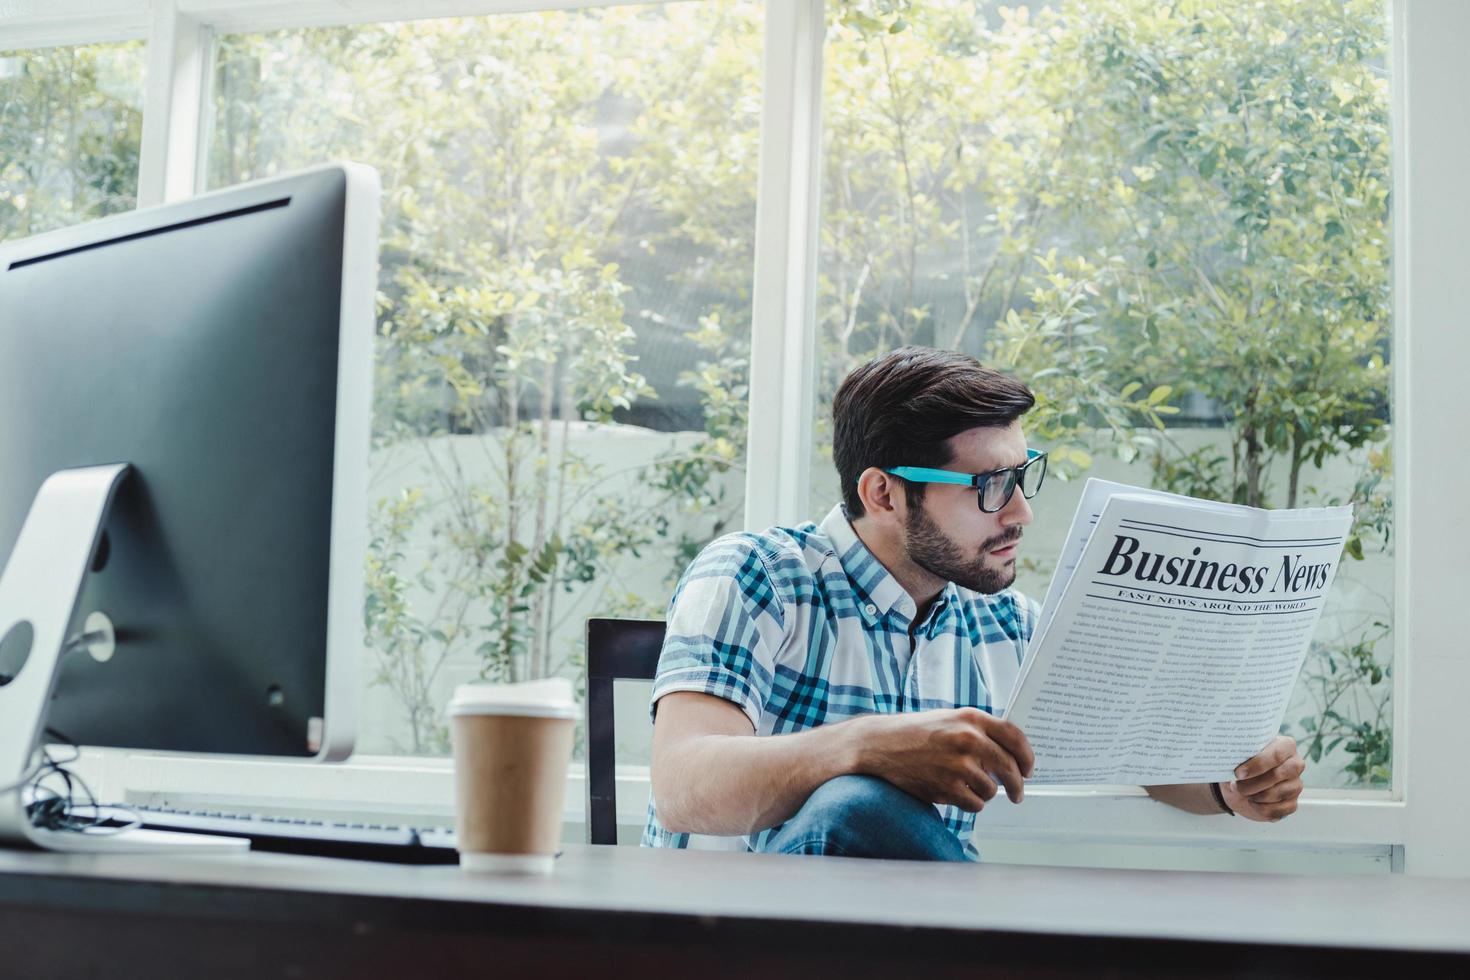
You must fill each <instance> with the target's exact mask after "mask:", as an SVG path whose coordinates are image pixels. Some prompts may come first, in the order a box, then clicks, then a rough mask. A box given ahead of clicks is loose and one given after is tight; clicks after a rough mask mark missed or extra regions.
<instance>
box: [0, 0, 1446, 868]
mask: <svg viewBox="0 0 1470 980" xmlns="http://www.w3.org/2000/svg"><path fill="white" fill-rule="evenodd" d="M628 2H632V0H422V2H420V3H418V4H417V5H415V8H414V11H413V14H412V17H413V18H414V19H422V18H434V17H446V16H468V15H493V14H510V13H523V12H528V11H533V10H569V9H582V8H590V7H604V6H617V5H622V4H624V3H628ZM644 2H647V0H644ZM663 2H669V0H663ZM824 15H825V3H824V0H781V2H775V3H769V4H768V5H767V8H766V31H765V46H766V50H765V68H764V77H765V86H766V88H765V91H764V94H763V103H762V122H761V150H760V154H761V159H760V175H759V185H758V205H757V219H756V257H755V288H754V296H753V301H752V302H753V314H754V315H753V331H752V353H751V359H752V365H751V384H750V400H751V407H750V433H749V444H748V445H749V456H748V459H749V463H748V465H747V496H746V513H745V525H746V527H751V528H760V527H765V526H769V525H771V524H775V523H784V522H792V521H796V520H800V519H804V518H806V517H808V516H809V515H808V514H806V513H805V511H806V509H807V484H808V481H809V475H808V472H809V466H810V459H811V454H810V448H811V425H810V420H811V418H812V417H813V407H814V400H815V387H816V378H815V370H814V357H813V352H814V350H815V345H816V329H817V326H816V316H815V296H816V272H817V269H816V245H817V241H818V235H819V227H820V226H819V224H818V220H819V219H818V213H817V207H818V201H819V194H818V175H819V171H820V165H821V149H822V139H821V110H822V91H821V90H822V83H821V82H822V59H823V46H824V40H825V38H824V34H825V28H824V23H825V20H824ZM403 19H405V18H404V12H403V9H402V6H401V4H399V3H397V2H395V0H152V2H150V0H53V2H50V3H47V4H44V5H43V4H41V3H22V4H20V5H18V6H17V5H10V7H9V8H7V9H6V10H4V11H0V48H6V49H19V48H28V47H46V46H54V45H62V44H83V43H98V42H106V41H117V40H130V39H136V38H147V40H148V45H149V52H148V79H147V84H146V88H145V102H144V127H143V147H142V157H141V161H140V173H139V200H140V204H144V205H146V204H150V203H160V202H163V201H170V200H176V199H179V198H182V197H186V196H188V195H190V194H192V193H194V192H195V191H196V190H197V189H198V188H199V187H200V186H201V178H202V173H203V167H204V157H205V155H206V153H205V151H206V150H207V146H208V141H207V138H206V137H207V134H206V132H205V129H204V125H205V119H206V115H207V113H206V112H205V110H206V109H207V107H208V106H209V104H210V92H209V78H210V74H211V73H210V71H209V65H210V63H211V60H212V57H211V55H212V40H213V38H214V36H215V35H216V34H220V33H235V32H258V31H268V30H275V29H281V28H289V27H318V26H329V25H341V24H352V23H366V22H372V21H378V20H403ZM1391 23H1392V28H1391V34H1392V37H1391V47H1390V50H1391V55H1390V70H1391V76H1392V104H1393V112H1392V119H1393V132H1394V147H1393V166H1394V174H1393V196H1394V202H1395V205H1394V216H1393V243H1394V248H1393V263H1394V271H1393V274H1394V325H1393V326H1394V340H1393V349H1394V368H1393V371H1394V376H1393V418H1394V432H1393V438H1394V442H1395V456H1396V459H1397V465H1396V466H1395V472H1394V501H1395V510H1394V519H1395V533H1396V535H1397V542H1396V548H1395V587H1394V589H1395V593H1394V601H1395V630H1394V635H1395V650H1394V678H1395V691H1394V702H1395V703H1394V767H1393V773H1394V775H1393V785H1392V789H1391V791H1390V792H1388V793H1387V794H1384V793H1377V792H1372V793H1370V792H1347V791H1338V792H1332V791H1312V792H1309V793H1308V794H1307V795H1306V796H1305V797H1304V798H1303V801H1302V806H1301V810H1300V811H1299V812H1298V813H1297V814H1296V815H1295V816H1293V817H1292V818H1291V819H1290V820H1289V821H1286V822H1285V823H1281V824H1276V825H1271V826H1262V825H1257V824H1249V823H1248V822H1247V821H1244V820H1226V819H1223V818H1222V819H1209V818H1197V817H1190V816H1188V815H1185V814H1181V813H1177V812H1175V811H1172V810H1170V809H1169V808H1167V807H1161V806H1158V805H1156V804H1154V803H1153V802H1152V801H1150V800H1148V799H1147V798H1146V797H1144V796H1143V795H1142V793H1141V791H1138V790H1131V789H1126V788H1118V789H1114V790H1093V791H1088V790H1081V791H1078V790H1062V789H1046V788H1042V787H1037V788H1035V789H1034V790H1032V791H1031V792H1030V793H1028V794H1027V805H1026V807H1025V809H1024V810H1018V809H1015V808H1012V807H1009V806H1006V805H999V806H995V807H993V808H991V809H989V810H988V811H987V813H986V816H985V818H984V819H985V820H986V823H987V826H988V827H989V828H991V829H992V830H994V831H995V832H997V833H1001V834H1005V835H1016V836H1025V837H1028V838H1030V839H1036V840H1047V839H1051V840H1098V841H1104V840H1106V841H1126V842H1133V843H1144V842H1160V841H1166V842H1175V843H1190V844H1198V845H1202V846H1216V847H1250V848H1255V847H1260V846H1263V845H1274V844H1298V845H1301V846H1302V847H1304V848H1312V847H1322V846H1330V845H1334V844H1340V845H1362V844H1373V845H1385V846H1389V847H1392V848H1393V849H1394V853H1395V855H1396V860H1395V868H1396V869H1398V870H1405V871H1408V872H1410V873H1424V874H1453V875H1470V840H1466V839H1465V837H1464V835H1463V833H1462V831H1461V828H1460V826H1459V815H1460V814H1462V813H1463V812H1465V810H1466V809H1470V780H1464V779H1457V778H1455V777H1454V776H1452V775H1450V774H1454V773H1457V772H1458V771H1459V769H1460V767H1461V766H1463V764H1464V760H1463V759H1462V758H1460V757H1459V755H1458V754H1457V753H1456V752H1455V746H1456V744H1457V740H1456V738H1455V734H1456V728H1457V725H1456V721H1455V719H1456V711H1457V709H1459V708H1460V704H1459V702H1458V701H1457V700H1456V698H1455V692H1457V691H1463V690H1467V689H1470V658H1466V657H1463V656H1461V655H1459V643H1458V642H1457V641H1458V631H1457V629H1456V626H1457V625H1458V624H1457V623H1456V622H1455V617H1454V615H1453V610H1454V609H1455V603H1456V601H1457V600H1458V601H1463V591H1464V589H1463V586H1465V585H1467V584H1470V576H1467V575H1466V573H1465V572H1464V571H1463V570H1462V569H1461V568H1460V567H1459V565H1458V562H1457V552H1458V551H1460V550H1463V548H1464V546H1465V545H1466V544H1470V533H1467V532H1466V531H1464V530H1459V531H1458V532H1457V531H1456V529H1457V528H1462V527H1464V522H1463V518H1462V517H1461V504H1460V499H1459V498H1460V495H1459V494H1458V493H1457V491H1456V488H1457V487H1460V486H1465V485H1470V458H1467V457H1466V456H1465V455H1464V454H1456V453H1454V452H1453V451H1452V447H1454V446H1456V445H1459V444H1460V441H1461V440H1460V439H1459V438H1457V437H1458V436H1459V435H1460V433H1459V432H1458V431H1457V412H1456V408H1457V407H1458V406H1457V405H1456V404H1455V403H1454V401H1453V393H1454V392H1455V391H1456V390H1458V384H1457V383H1458V382H1459V378H1458V377H1457V375H1458V371H1457V365H1459V364H1463V363H1466V362H1470V335H1467V334H1466V332H1465V331H1460V330H1456V329H1455V328H1456V325H1457V320H1458V317H1459V315H1461V307H1462V305H1463V302H1462V299H1461V297H1460V295H1459V294H1460V289H1459V278H1460V277H1461V273H1460V270H1459V268H1458V266H1459V265H1461V264H1463V262H1457V259H1463V258H1464V257H1465V256H1466V253H1467V252H1470V248H1467V247H1466V245H1465V244H1464V241H1463V236H1462V235H1461V233H1460V229H1462V228H1464V227H1467V226H1470V187H1467V186H1466V182H1465V181H1464V180H1463V179H1462V178H1461V176H1460V174H1459V172H1458V168H1457V161H1459V160H1463V159H1464V158H1465V157H1467V156H1470V111H1467V109H1466V107H1465V103H1464V92H1463V89H1464V84H1463V82H1462V81H1461V80H1460V72H1459V67H1460V65H1459V62H1460V60H1461V55H1460V52H1458V51H1457V50H1456V45H1455V39H1456V38H1459V37H1464V36H1466V35H1467V34H1470V6H1465V5H1459V4H1451V3H1441V4H1429V3H1423V2H1411V0H1397V2H1395V3H1394V4H1393V9H1392V16H1391ZM1421 459H1422V460H1424V461H1425V463H1426V464H1432V465H1427V466H1425V467H1418V466H1416V463H1418V461H1419V460H1421ZM1416 470H1420V471H1424V472H1430V473H1433V474H1434V475H1433V477H1432V478H1426V479H1424V480H1422V481H1421V480H1415V479H1414V478H1413V474H1414V473H1415V471H1416ZM1457 520H1458V521H1459V523H1457ZM1447 534H1448V535H1450V536H1451V540H1450V541H1449V544H1450V547H1445V545H1446V535H1447ZM1457 544H1458V545H1460V546H1461V548H1459V549H1457V548H1456V547H1454V545H1457ZM1411 597H1412V599H1411ZM1411 644H1412V645H1413V646H1414V647H1415V648H1417V649H1418V650H1419V653H1418V654H1417V655H1416V656H1415V657H1414V658H1412V659H1411V658H1410V656H1409V650H1410V645H1411ZM1411 746H1412V748H1413V752H1412V754H1411V753H1410V747H1411ZM149 759H150V760H152V761H150V762H148V763H147V764H146V765H144V764H143V761H144V760H142V759H139V760H138V762H139V765H130V766H127V767H123V768H125V769H126V770H127V771H128V773H129V774H130V775H129V776H128V777H127V778H134V777H135V776H136V777H137V778H138V779H141V780H142V782H144V783H157V782H159V781H160V780H162V781H164V782H172V781H173V780H174V779H175V778H197V777H198V776H199V774H201V773H207V772H209V771H211V770H210V769H209V767H211V766H217V767H229V771H231V772H232V773H234V774H235V776H236V778H237V782H236V785H242V783H241V782H240V781H239V780H243V785H242V789H243V791H246V792H249V791H250V790H252V789H259V790H260V792H262V793H265V792H269V793H270V794H271V795H276V796H279V795H282V793H283V791H286V792H288V793H290V794H291V795H293V796H295V797H296V798H300V799H316V798H318V797H319V794H320V793H321V790H320V787H321V785H322V784H323V781H324V779H325V780H331V779H333V778H334V777H332V776H331V775H330V774H328V773H324V772H321V771H319V770H315V769H314V770H311V771H302V772H300V773H299V774H298V776H297V777H296V778H294V779H292V778H291V777H289V776H287V775H286V773H285V772H284V771H283V770H282V769H281V767H280V764H278V763H255V764H249V763H243V764H242V763H239V762H214V761H211V760H204V759H192V760H191V759H174V760H165V764H163V766H162V769H161V770H160V769H159V768H158V766H157V765H156V763H157V762H158V760H159V757H156V756H151V757H149ZM242 765H244V767H245V768H244V769H241V768H240V767H241V766H242ZM252 766H255V767H256V768H254V769H252V768H251V767H252ZM150 767H151V768H150ZM140 770H143V771H146V772H147V773H148V775H146V776H137V773H138V772H139V771H140ZM220 771H224V770H223V768H221V770H220ZM252 772H254V773H255V775H254V776H252V775H251V773H252ZM339 772H340V775H341V777H342V778H343V779H350V780H356V779H361V778H363V776H362V774H363V773H367V774H369V775H371V776H373V778H376V779H381V780H382V784H381V786H382V789H383V791H384V792H385V793H386V794H388V795H397V794H396V792H395V790H396V789H398V788H402V789H408V788H409V787H410V786H420V785H422V781H423V780H424V779H426V778H439V779H442V772H443V762H442V760H413V759H403V760H393V762H392V763H391V764H388V763H387V762H386V761H385V760H382V759H376V760H364V761H363V762H361V763H353V764H350V765H349V767H348V768H345V769H342V770H340V771H339ZM430 774H437V775H434V776H432V777H431V775H430ZM283 778H284V779H285V780H286V782H285V784H284V785H283V782H282V780H283ZM569 778H570V779H571V783H570V784H569V789H571V788H574V787H575V788H576V789H577V790H578V791H580V787H581V783H580V781H579V780H580V777H579V776H578V775H577V774H576V773H573V774H572V775H571V777H569ZM415 780H418V782H415ZM624 780H626V782H624ZM620 782H623V785H625V786H626V787H628V788H630V789H634V790H636V789H637V787H639V786H641V785H643V784H644V783H645V782H646V776H642V777H640V774H639V773H638V772H636V771H628V772H625V774H624V775H623V776H620ZM400 784H401V787H400ZM117 788H118V789H119V790H122V789H125V788H126V787H123V786H119V787H117ZM154 789H155V790H156V787H154ZM399 798H403V797H399ZM573 799H575V797H573ZM627 806H629V804H628V803H625V804H624V805H623V806H620V809H624V807H627ZM640 806H641V802H640ZM629 812H631V810H630V811H629Z"/></svg>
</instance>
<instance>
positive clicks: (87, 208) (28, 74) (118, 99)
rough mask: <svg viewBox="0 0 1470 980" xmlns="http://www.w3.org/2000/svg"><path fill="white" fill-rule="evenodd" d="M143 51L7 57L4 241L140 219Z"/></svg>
mask: <svg viewBox="0 0 1470 980" xmlns="http://www.w3.org/2000/svg"><path fill="white" fill-rule="evenodd" d="M143 66H144V51H143V45H142V44H141V43H138V42H129V43H126V44H93V45H85V46H66V47H49V48H38V49H32V50H25V51H0V240H5V239H11V238H24V237H26V236H27V235H35V234H39V233H40V232H43V231H49V230H51V229H53V228H59V227H62V226H63V225H69V224H74V223H76V222H78V221H85V220H88V219H91V218H99V217H102V216H103V215H107V214H113V213H116V212H118V211H127V210H131V209H132V208H133V207H135V206H136V203H137V191H138V144H139V138H140V135H141V130H142V121H143Z"/></svg>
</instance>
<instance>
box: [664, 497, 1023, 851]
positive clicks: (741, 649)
mask: <svg viewBox="0 0 1470 980" xmlns="http://www.w3.org/2000/svg"><path fill="white" fill-rule="evenodd" d="M915 612H916V607H915V604H914V600H913V599H912V598H911V597H910V596H909V594H908V593H907V592H905V591H904V589H903V587H902V586H901V585H899V584H898V580H897V579H895V578H894V577H893V576H892V575H890V574H889V573H888V570H887V569H885V568H884V567H883V565H882V564H881V563H880V562H879V561H878V559H877V558H875V557H873V553H872V552H870V551H869V550H868V549H867V547H866V546H865V545H864V544H863V543H862V541H861V540H859V539H858V536H857V534H856V532H854V531H853V529H852V525H851V524H849V523H848V522H847V518H846V516H845V514H844V513H843V510H842V508H841V507H840V506H839V507H837V508H834V509H833V511H832V512H831V513H830V514H828V515H827V517H826V519H825V520H823V521H822V523H821V524H819V525H818V524H811V523H806V524H803V525H801V526H800V527H796V528H781V527H776V528H771V529H770V530H767V531H764V532H761V533H759V534H752V533H741V534H731V535H727V536H725V537H723V538H720V539H719V540H718V541H715V542H713V543H712V544H710V545H709V546H708V547H706V548H705V549H704V551H702V552H701V553H700V555H699V557H698V558H696V559H695V560H694V562H693V563H692V564H691V565H690V566H689V569H688V570H687V571H686V572H685V573H684V577H683V578H682V579H681V580H680V582H679V587H678V590H677V591H676V592H675V593H674V599H673V602H672V604H671V605H670V608H669V616H668V628H667V631H666V633H665V636H664V645H663V652H662V653H661V655H660V657H659V662H658V675H657V678H656V679H655V680H654V685H653V697H652V702H653V705H654V706H655V707H656V705H657V702H658V699H659V698H661V697H663V696H664V695H665V694H669V693H671V692H674V691H698V692H701V693H704V694H713V695H715V696H717V697H721V698H724V699H725V700H727V701H730V702H732V703H734V704H735V705H737V706H739V707H740V709H741V710H742V711H744V712H745V714H746V717H748V718H749V719H750V723H751V724H752V725H753V726H755V732H756V734H757V735H780V734H784V733H787V732H799V731H803V730H805V729H808V728H815V727H816V726H818V725H821V724H825V723H827V722H836V721H842V720H843V719H846V718H852V717H854V716H856V715H862V714H870V713H874V712H878V713H883V714H890V713H894V712H899V711H924V710H927V709H930V708H955V707H966V706H974V707H978V708H981V709H983V710H985V711H990V710H992V705H997V706H1002V705H1004V703H1005V699H1006V698H1008V697H1009V696H1010V691H1011V687H1012V685H1013V684H1014V683H1015V679H1016V674H1017V671H1018V670H1019V667H1020V663H1021V657H1022V655H1023V654H1024V652H1025V649H1026V642H1027V641H1028V640H1029V639H1030V638H1031V632H1032V630H1033V629H1034V628H1035V625H1036V619H1037V616H1038V614H1039V612H1040V607H1039V606H1038V605H1037V604H1036V603H1035V602H1034V601H1032V600H1031V599H1028V598H1027V597H1025V596H1023V595H1021V594H1020V593H1018V592H1015V591H1012V590H1010V589H1007V590H1005V591H1003V592H999V593H996V594H995V595H982V594H980V593H978V592H972V591H970V590H969V589H965V588H961V587H959V586H957V585H955V584H954V583H952V582H951V583H950V584H949V585H946V586H945V588H944V591H943V592H941V593H940V594H939V597H938V598H936V599H935V600H934V603H933V605H932V606H931V607H930V609H929V611H928V613H927V614H926V615H925V617H924V620H923V622H921V623H919V624H918V626H917V627H915V628H914V630H913V640H912V643H911V642H910V639H909V627H910V625H911V624H912V623H913V620H914V614H915ZM938 810H939V814H940V816H941V817H943V818H944V822H945V825H946V826H948V827H949V829H950V831H951V832H953V833H954V835H955V836H956V837H958V838H959V840H960V841H961V842H962V843H963V844H964V845H965V849H966V851H967V852H968V853H969V854H970V855H971V857H974V858H978V857H979V854H978V852H977V851H976V850H975V847H974V845H973V844H972V843H971V842H970V836H971V834H972V832H973V831H974V829H975V814H973V813H966V812H965V811H963V810H961V809H959V808H958V807H955V806H939V807H938ZM779 830H780V827H779V826H778V827H771V828H769V829H767V830H763V831H760V832H759V833H756V834H752V835H750V836H748V837H745V838H743V842H744V845H745V846H746V847H748V848H750V849H752V850H762V849H764V847H765V844H766V843H767V841H769V840H770V838H771V837H772V836H773V835H774V834H775V833H776V832H777V831H779ZM692 836H694V835H690V834H676V833H672V832H670V831H667V830H665V829H664V828H663V827H662V826H660V824H659V822H658V814H657V812H656V810H655V808H654V806H653V803H652V801H650V802H649V809H648V824H647V826H646V827H645V828H644V831H643V844H644V845H645V846H651V847H689V846H690V844H691V837H692ZM694 843H695V846H700V841H699V840H698V839H697V838H696V840H695V842H694Z"/></svg>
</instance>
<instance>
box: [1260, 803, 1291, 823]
mask: <svg viewBox="0 0 1470 980" xmlns="http://www.w3.org/2000/svg"><path fill="white" fill-rule="evenodd" d="M1256 810H1257V811H1258V812H1259V813H1260V814H1261V816H1263V817H1265V818H1266V819H1267V820H1270V821H1271V822H1273V823H1274V822H1276V821H1277V820H1280V819H1281V818H1282V817H1289V816H1291V815H1292V814H1293V813H1295V812H1296V800H1284V801H1282V802H1280V803H1268V804H1266V805H1265V806H1258V807H1256Z"/></svg>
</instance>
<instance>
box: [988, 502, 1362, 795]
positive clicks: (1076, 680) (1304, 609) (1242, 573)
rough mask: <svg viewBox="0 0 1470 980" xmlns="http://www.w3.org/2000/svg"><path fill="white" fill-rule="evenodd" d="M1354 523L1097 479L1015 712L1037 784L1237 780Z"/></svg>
mask: <svg viewBox="0 0 1470 980" xmlns="http://www.w3.org/2000/svg"><path fill="white" fill-rule="evenodd" d="M1351 524H1352V508H1351V507H1326V508H1309V509H1300V510H1283V511H1267V510H1260V509H1257V508H1254V507H1241V506H1236V505H1233V504H1220V503H1214V502H1212V501H1205V500H1197V499H1195V498H1192V497H1181V496H1178V495H1176V494H1168V493H1162V492H1159V491H1155V490H1146V489H1142V488H1139V487H1130V486H1125V485H1122V484H1117V483H1109V482H1106V481H1103V480H1095V479H1093V480H1088V481H1087V485H1086V487H1085V488H1084V490H1083V493H1082V501H1081V503H1080V504H1078V507H1077V513H1076V516H1075V517H1074V518H1073V520H1072V528H1071V530H1070V531H1069V532H1068V535H1067V541H1066V543H1065V544H1064V545H1063V548H1062V554H1061V558H1060V560H1059V562H1058V565H1057V570H1056V574H1055V576H1054V577H1053V578H1052V583H1051V587H1050V589H1048V591H1047V595H1046V601H1045V603H1044V604H1043V606H1042V612H1041V617H1040V619H1039V621H1038V624H1037V628H1036V631H1035V633H1034V634H1033V636H1032V639H1031V644H1030V646H1029V647H1028V648H1027V650H1026V656H1025V658H1024V661H1023V663H1022V665H1021V671H1020V674H1019V675H1018V676H1017V678H1016V682H1015V685H1014V689H1013V691H1012V694H1011V697H1010V699H1009V707H1008V709H1007V710H1006V712H1005V717H1006V718H1007V719H1008V720H1010V721H1013V722H1015V723H1016V724H1017V725H1019V726H1020V728H1021V730H1022V731H1024V732H1025V733H1026V737H1027V738H1028V739H1029V740H1030V742H1031V747H1032V749H1033V750H1034V751H1035V753H1036V766H1035V769H1034V771H1033V774H1032V776H1031V779H1030V780H1028V782H1030V783H1041V784H1062V783H1133V784H1167V783H1197V782H1213V781H1217V780H1230V779H1233V778H1234V769H1235V767H1236V766H1237V765H1239V764H1240V763H1242V762H1244V761H1245V760H1246V759H1248V758H1250V757H1251V756H1253V755H1255V754H1256V753H1257V752H1259V751H1260V750H1261V749H1262V748H1264V747H1265V745H1266V743H1267V742H1269V741H1270V740H1271V738H1272V737H1274V736H1275V735H1276V733H1277V732H1278V731H1279V730H1280V726H1281V721H1282V718H1283V716H1284V715H1285V713H1286V708H1287V701H1288V699H1289V698H1290V697H1291V693H1292V689H1293V687H1294V686H1295V683H1296V678H1297V674H1298V673H1299V672H1300V671H1301V667H1302V661H1303V659H1304V658H1305V657H1306V653H1307V649H1308V647H1309V645H1310V643H1311V639H1312V633H1313V631H1314V630H1315V628H1316V625H1317V620H1318V618H1319V617H1320V616H1321V613H1322V606H1323V603H1324V602H1325V600H1326V596H1327V593H1328V590H1329V589H1331V587H1332V580H1333V577H1334V576H1335V574H1336V572H1337V564H1338V560H1339V558H1340V557H1341V555H1342V549H1343V544H1344V541H1345V539H1346V537H1347V533H1348V530H1349V528H1350V527H1351Z"/></svg>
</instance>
